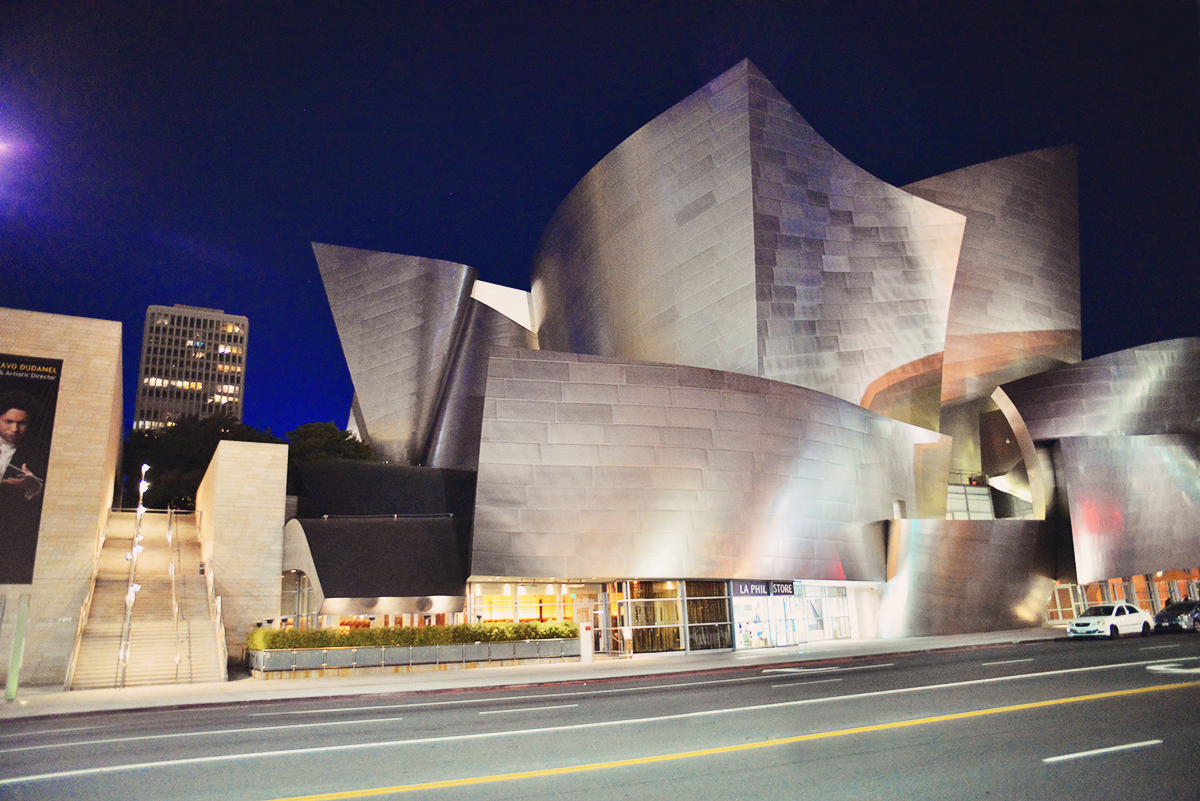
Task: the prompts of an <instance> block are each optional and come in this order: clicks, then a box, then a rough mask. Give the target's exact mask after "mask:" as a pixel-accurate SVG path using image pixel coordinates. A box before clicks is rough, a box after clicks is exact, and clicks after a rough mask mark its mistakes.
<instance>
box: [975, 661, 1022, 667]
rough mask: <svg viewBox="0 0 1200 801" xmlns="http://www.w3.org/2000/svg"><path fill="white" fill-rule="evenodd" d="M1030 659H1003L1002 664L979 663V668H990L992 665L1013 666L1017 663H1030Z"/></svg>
mask: <svg viewBox="0 0 1200 801" xmlns="http://www.w3.org/2000/svg"><path fill="white" fill-rule="evenodd" d="M1032 661H1033V660H1032V659H1005V660H1004V661H1002V662H980V663H979V666H980V667H991V666H992V665H1015V664H1017V663H1018V662H1032Z"/></svg>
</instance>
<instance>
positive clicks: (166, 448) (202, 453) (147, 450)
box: [122, 415, 283, 509]
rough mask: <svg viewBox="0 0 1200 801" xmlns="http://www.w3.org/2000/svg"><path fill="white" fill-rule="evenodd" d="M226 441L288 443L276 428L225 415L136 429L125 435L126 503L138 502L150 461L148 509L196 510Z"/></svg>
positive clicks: (147, 477) (146, 496) (145, 502)
mask: <svg viewBox="0 0 1200 801" xmlns="http://www.w3.org/2000/svg"><path fill="white" fill-rule="evenodd" d="M221 440H234V441H236V442H272V443H279V444H283V440H281V439H280V438H279V437H276V436H274V435H272V434H271V430H270V429H267V430H266V431H259V430H258V429H257V428H253V427H252V426H248V425H245V424H244V423H240V422H238V421H237V420H235V419H233V418H232V417H226V416H223V415H218V416H215V417H206V418H205V419H203V420H198V419H196V418H195V417H185V418H184V419H182V420H180V421H179V422H178V423H176V424H175V425H173V426H170V427H168V428H160V429H156V430H153V431H131V432H130V433H129V436H128V437H127V438H126V440H125V457H124V460H123V467H124V470H123V473H124V477H125V484H124V486H125V493H124V502H123V504H122V505H124V506H126V507H129V506H134V505H136V504H137V486H138V482H139V481H140V480H141V473H142V465H143V464H147V465H150V470H149V472H148V473H147V475H146V480H147V481H148V482H149V483H150V488H149V489H148V490H147V491H146V495H145V497H144V498H143V499H142V503H143V504H144V505H145V506H146V508H147V509H166V508H167V507H174V508H176V509H195V508H196V490H197V489H199V487H200V482H201V481H202V480H204V473H205V471H207V470H208V465H209V462H211V461H212V457H213V454H214V453H216V450H217V446H218V445H219V444H220V443H221Z"/></svg>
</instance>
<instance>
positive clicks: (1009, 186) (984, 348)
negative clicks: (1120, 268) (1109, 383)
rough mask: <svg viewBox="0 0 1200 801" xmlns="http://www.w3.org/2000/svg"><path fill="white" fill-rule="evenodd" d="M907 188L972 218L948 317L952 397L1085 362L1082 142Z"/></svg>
mask: <svg viewBox="0 0 1200 801" xmlns="http://www.w3.org/2000/svg"><path fill="white" fill-rule="evenodd" d="M904 189H905V191H907V192H911V193H912V194H914V195H917V196H919V197H923V198H925V199H926V200H929V201H932V202H934V203H937V204H938V205H939V206H944V207H946V208H949V209H953V210H955V211H957V212H961V213H962V214H963V215H965V216H966V219H967V225H966V231H965V233H964V235H963V243H962V252H961V254H960V255H959V259H958V273H957V275H956V276H955V279H954V296H953V299H952V301H951V303H950V311H949V320H948V323H947V332H946V356H945V361H944V365H943V375H942V401H943V402H944V403H951V402H957V401H962V400H967V399H971V398H976V397H980V396H983V395H987V394H989V393H990V392H991V391H992V389H993V388H994V387H995V386H996V385H997V384H1001V383H1003V382H1005V381H1011V380H1013V379H1016V378H1020V377H1022V376H1026V375H1030V374H1032V373H1037V372H1040V371H1042V370H1046V369H1049V368H1051V367H1056V366H1058V365H1060V364H1063V363H1067V364H1070V363H1074V362H1077V361H1079V357H1080V318H1079V210H1078V209H1079V201H1078V197H1077V195H1078V177H1077V169H1076V154H1075V148H1074V147H1059V148H1052V149H1048V150H1036V151H1033V152H1030V153H1022V154H1020V155H1017V156H1009V157H1007V158H1002V159H996V160H995V161H989V162H986V163H983V164H976V165H973V166H970V167H965V168H963V169H961V170H955V171H954V172H949V173H946V174H945V175H939V176H936V177H933V178H928V179H926V180H924V181H919V182H917V183H915V184H910V185H908V186H906V187H904Z"/></svg>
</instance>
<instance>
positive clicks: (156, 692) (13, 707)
mask: <svg viewBox="0 0 1200 801" xmlns="http://www.w3.org/2000/svg"><path fill="white" fill-rule="evenodd" d="M1065 637H1066V632H1065V631H1064V630H1063V629H1061V628H1033V629H1020V630H1017V631H1000V632H988V633H984V634H961V635H954V636H947V637H908V638H903V639H895V640H827V641H823V642H813V643H805V644H804V645H796V646H790V647H787V648H763V649H753V650H745V651H720V652H716V653H704V652H699V653H670V654H639V655H636V656H633V657H631V658H626V659H619V658H613V657H604V656H599V657H597V658H596V660H595V661H594V662H591V663H590V664H586V663H580V662H566V663H561V664H543V665H528V666H525V665H517V666H511V667H491V668H473V669H456V670H438V671H430V672H424V673H397V674H389V675H382V676H379V675H374V676H362V677H357V676H351V677H347V678H340V677H339V678H320V679H279V680H272V681H264V680H259V679H252V678H249V677H248V676H242V677H237V678H233V679H231V680H230V681H227V682H214V683H210V684H170V685H162V686H157V687H129V688H124V689H119V690H76V691H74V692H64V691H63V690H62V688H61V687H57V686H48V687H21V688H20V689H19V690H18V692H17V699H16V700H15V701H12V702H7V703H4V702H0V720H8V719H14V718H27V717H40V716H45V715H69V714H81V713H88V712H102V711H111V710H119V709H145V708H155V707H158V708H169V707H188V706H195V705H201V704H240V703H248V702H252V701H272V700H282V699H296V698H326V697H336V696H347V695H381V694H395V693H416V692H430V691H448V690H461V689H479V688H489V687H511V686H529V685H542V684H551V683H555V682H588V681H607V680H613V679H621V678H628V677H633V676H654V675H663V674H671V673H688V672H695V671H705V670H728V669H746V668H756V667H764V666H770V665H772V664H779V663H790V662H797V661H827V660H844V659H861V658H865V657H872V656H884V655H888V654H903V653H922V652H927V651H939V650H952V649H959V648H984V647H988V646H998V645H1008V644H1010V643H1017V642H1031V641H1039V640H1053V639H1063V638H1065Z"/></svg>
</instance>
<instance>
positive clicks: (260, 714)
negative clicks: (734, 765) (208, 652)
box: [249, 676, 765, 717]
mask: <svg viewBox="0 0 1200 801" xmlns="http://www.w3.org/2000/svg"><path fill="white" fill-rule="evenodd" d="M635 678H636V677H635ZM763 678H765V677H764V676H743V677H741V678H736V679H710V680H708V681H684V682H674V683H672V684H649V685H646V686H645V687H613V688H609V689H595V690H575V691H572V692H562V693H539V694H537V695H507V696H502V697H500V698H459V699H455V700H445V701H422V702H420V703H412V704H380V705H378V706H348V707H338V706H326V707H320V708H319V709H289V710H282V711H279V712H252V713H250V715H249V717H277V716H279V715H328V714H329V713H331V712H365V711H369V710H380V709H418V708H421V707H429V706H462V705H464V704H491V703H495V702H496V701H536V700H538V699H541V698H578V697H580V696H588V695H607V694H610V693H632V692H647V691H650V690H677V689H680V688H683V687H703V686H705V685H707V684H738V683H740V682H746V681H762V680H763ZM579 683H581V684H586V683H587V682H579ZM477 689H478V690H480V691H484V690H487V689H488V688H487V687H480V688H477Z"/></svg>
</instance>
